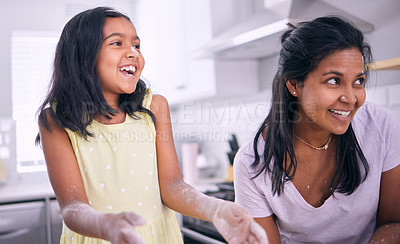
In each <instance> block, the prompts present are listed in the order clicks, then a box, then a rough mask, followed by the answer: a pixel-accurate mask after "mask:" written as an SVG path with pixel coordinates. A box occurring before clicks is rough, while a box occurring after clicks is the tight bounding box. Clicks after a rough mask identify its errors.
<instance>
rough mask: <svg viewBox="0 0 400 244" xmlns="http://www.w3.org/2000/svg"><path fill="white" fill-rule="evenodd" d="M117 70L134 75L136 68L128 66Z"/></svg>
mask: <svg viewBox="0 0 400 244" xmlns="http://www.w3.org/2000/svg"><path fill="white" fill-rule="evenodd" d="M119 70H122V71H126V72H132V73H134V72H135V71H136V67H135V66H132V65H130V66H124V67H121V68H119Z"/></svg>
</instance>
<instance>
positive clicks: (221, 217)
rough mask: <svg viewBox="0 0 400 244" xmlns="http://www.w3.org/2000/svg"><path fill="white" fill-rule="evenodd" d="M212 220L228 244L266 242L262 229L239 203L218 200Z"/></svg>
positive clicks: (260, 243)
mask: <svg viewBox="0 0 400 244" xmlns="http://www.w3.org/2000/svg"><path fill="white" fill-rule="evenodd" d="M212 222H213V224H214V226H215V227H216V228H217V230H218V231H219V232H220V233H221V235H222V236H223V237H224V238H225V240H226V241H227V242H228V243H230V244H243V243H252V244H253V243H254V244H257V243H259V244H267V243H268V239H267V235H266V234H265V231H264V229H263V228H262V227H261V226H260V225H259V224H257V223H256V222H255V221H254V219H253V218H252V217H251V216H250V214H249V213H248V212H247V211H246V210H245V209H244V208H242V207H240V206H239V205H237V204H235V203H233V202H229V201H218V204H217V205H216V208H215V212H214V214H213V217H212Z"/></svg>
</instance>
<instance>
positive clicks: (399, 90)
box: [171, 84, 400, 177]
mask: <svg viewBox="0 0 400 244" xmlns="http://www.w3.org/2000/svg"><path fill="white" fill-rule="evenodd" d="M367 101H369V102H373V103H376V104H379V105H381V106H384V107H387V108H389V109H390V110H391V111H392V112H393V114H394V115H395V116H396V118H398V119H399V121H400V84H392V85H386V86H374V85H367ZM269 106H270V93H268V92H266V93H263V94H258V95H256V96H252V97H245V98H240V99H239V98H237V99H234V100H232V99H231V100H230V101H228V100H214V101H197V102H191V103H185V104H181V105H179V106H178V107H175V108H174V109H173V110H172V112H171V114H172V123H173V132H174V138H175V144H176V149H177V153H178V157H179V158H180V147H181V144H182V143H184V142H198V143H199V144H200V152H201V153H202V154H204V155H205V156H206V158H207V160H210V161H213V162H216V163H217V164H218V165H219V166H220V167H219V169H218V170H219V174H218V176H220V177H224V176H225V173H226V169H227V167H228V165H229V161H228V156H227V152H229V151H230V148H229V144H228V140H229V138H230V135H231V134H232V133H234V134H236V136H237V139H238V142H239V146H241V145H243V144H244V143H245V142H246V141H247V140H249V139H251V138H252V137H253V135H254V133H255V131H256V130H257V129H258V127H259V126H260V124H261V122H262V121H263V120H264V119H265V116H266V115H267V113H268V111H269Z"/></svg>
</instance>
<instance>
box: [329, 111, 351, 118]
mask: <svg viewBox="0 0 400 244" xmlns="http://www.w3.org/2000/svg"><path fill="white" fill-rule="evenodd" d="M329 111H331V112H332V113H334V114H337V115H339V116H340V117H347V116H349V114H350V111H348V112H344V111H339V110H332V109H329Z"/></svg>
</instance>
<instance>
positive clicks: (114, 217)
mask: <svg viewBox="0 0 400 244" xmlns="http://www.w3.org/2000/svg"><path fill="white" fill-rule="evenodd" d="M101 218H102V221H100V224H101V225H102V227H101V230H102V236H103V237H104V239H106V240H108V241H110V242H111V243H112V244H144V242H143V241H142V239H141V238H140V237H139V235H138V234H137V233H136V230H135V227H136V226H140V225H143V224H145V223H146V220H144V219H143V218H142V217H140V216H139V215H137V214H135V213H132V212H122V213H119V214H111V213H108V214H104V215H103V216H102V217H101Z"/></svg>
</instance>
